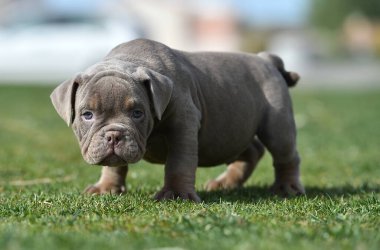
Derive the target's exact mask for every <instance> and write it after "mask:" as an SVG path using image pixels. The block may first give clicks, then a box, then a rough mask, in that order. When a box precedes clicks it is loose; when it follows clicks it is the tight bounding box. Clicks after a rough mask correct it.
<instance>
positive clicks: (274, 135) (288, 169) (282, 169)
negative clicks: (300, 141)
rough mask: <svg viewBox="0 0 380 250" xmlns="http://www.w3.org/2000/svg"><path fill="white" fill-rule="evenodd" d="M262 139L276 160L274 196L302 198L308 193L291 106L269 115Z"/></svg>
mask: <svg viewBox="0 0 380 250" xmlns="http://www.w3.org/2000/svg"><path fill="white" fill-rule="evenodd" d="M264 124H265V126H263V127H262V129H260V131H259V133H258V137H259V139H260V141H261V142H262V143H263V144H264V145H265V147H266V148H267V149H268V151H269V152H270V153H271V155H272V158H273V166H274V170H275V181H274V183H273V185H272V187H271V191H272V193H274V194H276V195H279V196H282V197H287V196H292V195H301V194H304V193H305V189H304V187H303V186H302V184H301V181H300V169H299V165H300V157H299V155H298V152H297V147H296V127H295V123H294V119H293V114H292V110H291V106H285V107H284V108H283V109H281V110H272V111H271V112H269V113H268V115H267V118H266V121H265V123H264Z"/></svg>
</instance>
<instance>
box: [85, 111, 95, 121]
mask: <svg viewBox="0 0 380 250" xmlns="http://www.w3.org/2000/svg"><path fill="white" fill-rule="evenodd" d="M82 116H83V118H84V119H85V120H91V119H92V117H93V116H94V115H93V114H92V112H90V111H86V112H84V113H83V114H82Z"/></svg>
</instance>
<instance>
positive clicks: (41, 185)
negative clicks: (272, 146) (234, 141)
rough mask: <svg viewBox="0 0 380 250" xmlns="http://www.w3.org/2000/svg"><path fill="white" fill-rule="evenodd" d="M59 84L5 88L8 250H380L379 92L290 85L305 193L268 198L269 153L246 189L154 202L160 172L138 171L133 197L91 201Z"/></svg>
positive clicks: (95, 172) (131, 184)
mask: <svg viewBox="0 0 380 250" xmlns="http://www.w3.org/2000/svg"><path fill="white" fill-rule="evenodd" d="M51 90H52V87H29V86H28V87H10V86H0V249H91V250H94V249H159V248H166V249H169V248H170V249H379V248H380V233H379V232H380V90H367V91H364V90H362V91H354V90H351V91H301V90H299V89H294V90H292V96H293V101H294V109H295V113H296V121H297V125H298V127H299V128H298V144H299V151H300V153H301V156H302V167H301V169H302V181H303V183H304V185H305V187H306V191H307V195H306V196H305V197H298V198H294V199H279V198H276V197H272V196H270V195H268V193H267V188H268V185H270V183H271V182H272V180H273V171H272V167H271V159H270V157H269V156H268V154H266V156H265V158H264V160H263V161H262V162H261V163H260V166H259V167H258V169H257V171H256V172H255V173H254V175H253V177H252V178H251V179H250V180H249V182H248V183H247V184H246V186H245V187H244V188H241V189H239V190H235V191H230V192H213V193H207V192H204V189H203V184H204V183H205V182H206V181H207V180H208V179H210V178H212V177H214V176H216V175H217V174H218V173H220V172H222V171H223V170H224V167H219V168H209V169H199V170H198V172H197V190H198V193H199V194H200V196H201V198H202V199H203V203H201V204H193V203H190V202H182V201H174V202H162V203H157V202H154V201H152V200H151V197H152V195H153V194H154V193H155V192H156V191H157V190H158V189H159V188H160V186H161V184H162V182H163V168H162V166H155V165H151V164H147V163H144V162H141V163H138V164H135V165H134V166H132V167H130V173H129V176H128V189H129V193H128V194H127V195H125V196H85V195H82V194H81V192H82V190H83V189H84V188H85V187H86V186H87V185H88V184H90V183H93V182H95V181H97V178H98V177H99V173H100V167H94V166H88V165H87V164H86V163H85V162H84V161H83V160H82V158H81V155H80V152H79V147H78V145H77V142H76V140H75V138H74V135H73V134H72V132H71V129H69V128H67V127H66V125H65V123H64V122H63V121H62V120H61V119H60V118H59V117H58V115H57V114H56V113H55V111H54V110H53V108H52V105H51V104H50V99H49V94H50V92H51Z"/></svg>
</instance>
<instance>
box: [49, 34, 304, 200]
mask: <svg viewBox="0 0 380 250" xmlns="http://www.w3.org/2000/svg"><path fill="white" fill-rule="evenodd" d="M298 79H299V77H298V75H297V74H296V73H294V72H288V71H286V70H285V68H284V65H283V62H282V60H281V59H280V58H279V57H277V56H275V55H271V54H268V53H265V52H263V53H259V54H258V55H254V54H247V53H219V52H202V53H189V52H183V51H178V50H174V49H171V48H169V47H167V46H165V45H163V44H161V43H158V42H154V41H150V40H145V39H138V40H134V41H131V42H127V43H123V44H121V45H119V46H117V47H115V48H114V49H113V50H112V51H111V52H110V53H109V54H108V55H107V56H106V57H105V58H104V60H103V61H101V62H99V63H97V64H95V65H93V66H91V67H90V68H88V69H87V70H85V71H84V72H81V73H79V74H78V75H76V76H75V77H73V78H72V79H70V80H67V81H65V82H63V83H62V84H61V85H59V86H58V87H57V88H56V89H55V90H54V91H53V93H52V94H51V100H52V102H53V105H54V107H55V109H56V110H57V112H58V114H59V115H60V116H61V117H62V118H63V119H64V120H65V121H66V123H67V124H68V125H69V126H71V127H72V129H73V131H74V133H75V135H76V137H77V139H78V141H79V145H80V147H81V151H82V155H83V158H84V159H85V160H86V161H87V162H88V163H89V164H95V165H102V166H104V167H103V169H102V174H101V177H100V180H99V181H98V182H97V183H96V184H94V185H92V186H90V187H88V188H87V189H86V190H85V192H87V193H99V194H105V193H123V192H125V191H126V189H125V178H126V175H127V171H128V164H129V163H135V162H137V161H139V160H141V159H145V160H147V161H149V162H153V163H162V164H165V179H164V185H163V187H162V189H161V190H160V191H159V192H158V193H157V194H156V195H155V199H157V200H166V199H176V198H181V199H185V200H187V199H188V200H192V201H196V202H199V201H200V198H199V196H198V195H197V193H196V192H195V187H194V185H195V172H196V168H197V166H215V165H219V164H223V163H226V164H227V165H228V167H227V170H226V171H225V172H224V173H223V174H222V175H220V176H219V177H217V178H216V179H214V180H212V181H210V182H208V183H207V185H206V189H207V190H215V189H231V188H235V187H238V186H241V185H242V184H243V183H244V182H245V181H246V180H247V179H248V177H249V176H250V175H251V173H252V171H253V170H254V169H255V167H256V164H257V162H258V161H259V160H260V158H261V157H262V155H263V154H264V146H265V148H267V149H268V151H269V152H270V153H271V155H272V158H273V165H274V170H275V181H274V184H273V185H272V187H271V190H272V191H273V192H274V193H275V194H279V195H281V196H288V195H298V194H303V193H304V188H303V187H302V185H301V183H300V180H299V175H300V173H299V164H300V157H299V156H298V153H297V148H296V128H295V124H294V119H293V111H292V104H291V99H290V96H289V92H288V87H289V86H293V85H295V84H296V82H297V81H298ZM263 145H264V146H263Z"/></svg>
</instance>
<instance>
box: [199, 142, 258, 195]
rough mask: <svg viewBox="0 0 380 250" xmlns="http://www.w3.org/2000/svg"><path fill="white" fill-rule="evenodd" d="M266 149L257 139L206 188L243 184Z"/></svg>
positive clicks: (232, 187) (233, 186)
mask: <svg viewBox="0 0 380 250" xmlns="http://www.w3.org/2000/svg"><path fill="white" fill-rule="evenodd" d="M264 151H265V149H264V147H263V145H262V144H261V143H260V141H259V140H257V139H255V140H254V141H253V143H252V144H251V145H250V146H249V147H248V149H247V150H246V151H244V152H243V153H242V154H241V155H240V156H239V157H238V158H237V159H236V160H235V161H233V162H232V163H229V164H228V166H227V170H226V171H225V172H223V173H222V174H221V175H219V176H218V177H217V178H216V179H214V180H211V181H209V182H208V183H207V184H206V190H207V191H214V190H220V189H227V190H229V189H234V188H237V187H240V186H242V185H243V184H244V182H245V181H246V180H247V179H248V178H249V177H250V176H251V174H252V172H253V170H255V168H256V166H257V163H258V162H259V160H260V159H261V157H262V156H263V155H264Z"/></svg>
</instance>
